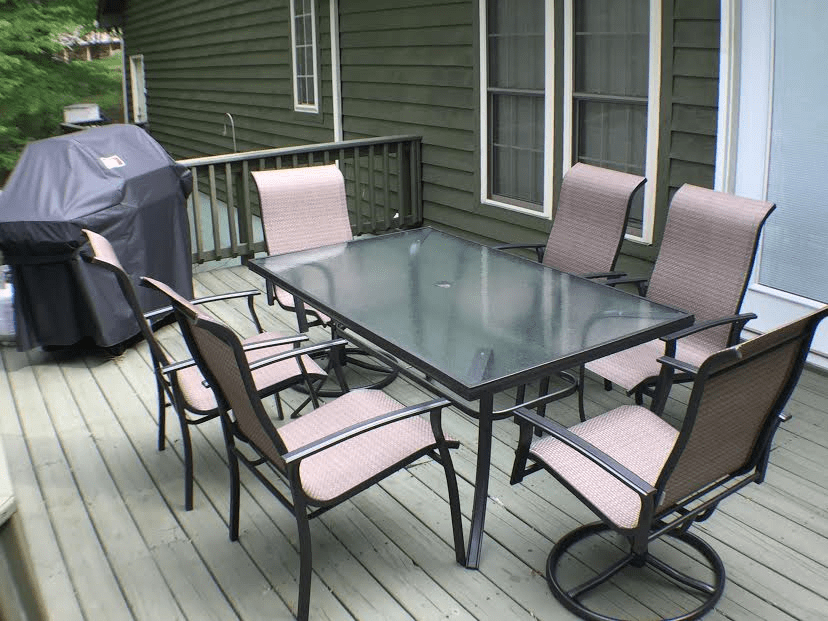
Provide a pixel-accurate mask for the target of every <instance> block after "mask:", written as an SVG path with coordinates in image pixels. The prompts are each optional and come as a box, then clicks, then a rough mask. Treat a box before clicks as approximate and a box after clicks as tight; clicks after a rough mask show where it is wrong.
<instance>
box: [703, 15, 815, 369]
mask: <svg viewBox="0 0 828 621" xmlns="http://www.w3.org/2000/svg"><path fill="white" fill-rule="evenodd" d="M775 5H776V0H750V2H747V3H745V2H742V0H722V5H721V35H720V37H721V41H720V46H721V47H720V49H721V56H720V63H719V75H720V82H719V119H718V134H717V146H716V175H715V185H714V188H715V189H717V190H721V191H724V192H730V193H733V194H736V195H738V196H744V197H747V198H754V199H759V200H767V193H768V170H769V164H770V142H771V121H772V111H773V67H774V43H775V40H774V33H775V24H774V11H775ZM743 77H744V78H745V79H742V78H743ZM741 128H745V129H744V130H743V131H739V130H740V129H741ZM746 128H750V131H748V130H747V129H746ZM756 128H764V131H761V130H758V131H757V129H756ZM761 262H762V240H761V239H760V242H759V247H758V249H757V256H756V261H755V262H754V266H753V272H752V274H751V276H750V281H749V284H748V288H747V291H746V293H745V298H744V301H743V302H742V308H741V311H742V312H754V313H756V315H757V319H754V320H753V321H751V322H750V323H749V324H748V325H747V327H746V328H745V329H746V331H747V332H750V333H754V334H758V333H764V332H767V331H768V330H771V329H773V328H775V327H777V326H779V325H781V324H783V323H786V322H787V321H790V320H792V319H794V318H796V317H801V316H802V315H805V314H807V313H809V312H811V311H813V310H815V309H817V308H820V307H821V306H822V304H821V303H820V302H817V301H814V300H811V299H808V298H804V297H801V296H798V295H793V294H790V293H787V292H784V291H780V290H778V289H774V288H772V287H768V286H766V285H762V284H760V283H759V269H760V266H761ZM808 360H809V362H812V363H814V364H816V365H818V366H820V367H823V368H828V328H826V327H825V326H823V327H822V328H820V329H819V330H818V331H817V334H816V336H815V337H814V341H813V344H812V347H811V355H810V356H809V358H808Z"/></svg>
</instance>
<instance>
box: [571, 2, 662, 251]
mask: <svg viewBox="0 0 828 621" xmlns="http://www.w3.org/2000/svg"><path fill="white" fill-rule="evenodd" d="M658 6H660V4H659V2H658V0H652V1H651V0H577V1H574V0H567V1H566V5H565V9H564V20H565V23H566V24H567V27H568V30H569V32H568V33H567V37H566V42H565V55H566V56H568V58H565V61H564V66H565V68H566V71H567V72H568V75H567V76H566V77H565V84H566V87H567V89H568V94H567V96H566V99H565V110H564V126H565V127H566V128H567V130H568V134H569V137H570V139H569V140H568V141H566V142H565V144H564V163H565V165H569V164H573V163H575V162H584V163H587V164H592V165H595V166H601V167H604V168H612V169H615V170H620V171H623V172H629V173H634V174H637V175H643V176H646V177H647V179H648V183H647V185H646V186H645V191H644V193H640V194H639V195H638V196H637V197H635V199H634V203H633V206H632V210H631V213H630V221H629V224H628V226H627V237H628V238H631V239H634V240H637V241H642V242H645V243H650V242H651V241H652V218H653V211H654V209H653V202H654V199H655V185H656V184H655V162H656V140H657V134H658V131H657V118H658V109H657V107H658V103H657V102H658V94H657V88H658V81H657V80H658V73H659V71H658V70H657V68H658V63H659V56H658V53H659V48H660V45H659V40H658V34H659V32H660V30H659V28H660V26H659V21H658V20H659V19H660V16H659V15H658Z"/></svg>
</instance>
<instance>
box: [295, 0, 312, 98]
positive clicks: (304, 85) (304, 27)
mask: <svg viewBox="0 0 828 621" xmlns="http://www.w3.org/2000/svg"><path fill="white" fill-rule="evenodd" d="M311 1H312V0H293V10H294V14H293V46H294V53H295V57H296V66H295V67H294V84H295V89H296V101H297V103H298V104H299V105H307V106H313V105H315V104H316V92H315V89H314V77H315V74H316V66H315V64H314V62H313V50H314V45H315V43H316V42H315V40H314V37H313V6H312V4H311Z"/></svg>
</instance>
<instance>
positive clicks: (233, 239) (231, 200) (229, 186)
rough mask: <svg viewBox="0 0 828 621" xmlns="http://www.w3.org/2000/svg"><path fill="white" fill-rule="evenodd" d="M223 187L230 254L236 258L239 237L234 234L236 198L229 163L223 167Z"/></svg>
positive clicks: (236, 218) (236, 219)
mask: <svg viewBox="0 0 828 621" xmlns="http://www.w3.org/2000/svg"><path fill="white" fill-rule="evenodd" d="M224 186H225V188H226V192H227V227H228V228H229V229H230V253H231V255H232V256H236V255H237V254H238V252H239V236H238V234H237V232H236V224H237V222H238V217H237V215H236V198H235V196H234V195H233V170H232V169H231V164H230V162H227V163H226V164H225V165H224Z"/></svg>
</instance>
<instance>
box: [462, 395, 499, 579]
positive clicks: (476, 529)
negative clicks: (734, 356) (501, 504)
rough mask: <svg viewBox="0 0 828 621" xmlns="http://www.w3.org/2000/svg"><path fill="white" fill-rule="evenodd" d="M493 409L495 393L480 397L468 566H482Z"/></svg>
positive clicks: (475, 567)
mask: <svg viewBox="0 0 828 621" xmlns="http://www.w3.org/2000/svg"><path fill="white" fill-rule="evenodd" d="M492 410H493V395H484V396H483V397H481V399H480V413H479V419H478V425H477V472H476V474H475V479H474V505H473V506H472V519H471V530H470V532H469V550H468V554H467V555H466V567H468V568H469V569H477V568H478V567H479V566H480V549H481V547H482V546H483V522H484V521H485V519H486V501H487V499H488V496H489V469H490V467H491V462H492Z"/></svg>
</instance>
